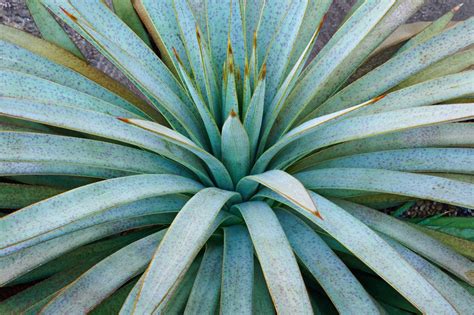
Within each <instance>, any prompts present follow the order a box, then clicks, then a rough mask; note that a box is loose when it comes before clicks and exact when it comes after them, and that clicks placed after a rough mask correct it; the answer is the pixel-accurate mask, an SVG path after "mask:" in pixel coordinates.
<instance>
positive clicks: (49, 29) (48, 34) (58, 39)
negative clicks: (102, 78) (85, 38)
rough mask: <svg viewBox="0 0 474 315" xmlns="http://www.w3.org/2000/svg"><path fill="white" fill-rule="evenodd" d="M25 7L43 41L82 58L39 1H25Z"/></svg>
mask: <svg viewBox="0 0 474 315" xmlns="http://www.w3.org/2000/svg"><path fill="white" fill-rule="evenodd" d="M26 5H27V6H28V10H29V11H30V13H31V16H32V17H33V20H34V21H35V24H36V26H38V28H39V30H40V33H41V36H42V37H43V38H44V39H46V40H47V41H50V42H52V43H55V44H56V45H58V46H60V47H62V48H64V49H66V50H68V51H70V52H71V53H73V54H74V55H76V56H77V57H79V58H81V59H83V58H84V57H83V56H82V54H81V52H80V51H79V49H77V47H76V45H75V44H74V42H73V41H72V40H71V39H70V38H69V36H68V35H67V33H66V32H65V31H64V30H63V28H62V27H61V26H60V25H59V24H58V22H56V20H55V19H54V17H53V16H52V15H51V14H50V13H49V12H48V10H47V9H46V8H45V7H43V5H42V4H41V1H40V0H27V1H26Z"/></svg>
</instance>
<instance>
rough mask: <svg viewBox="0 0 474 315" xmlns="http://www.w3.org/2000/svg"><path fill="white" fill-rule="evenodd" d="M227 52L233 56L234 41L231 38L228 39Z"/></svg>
mask: <svg viewBox="0 0 474 315" xmlns="http://www.w3.org/2000/svg"><path fill="white" fill-rule="evenodd" d="M227 53H228V54H229V56H232V54H233V51H232V43H231V42H230V38H229V39H228V40H227Z"/></svg>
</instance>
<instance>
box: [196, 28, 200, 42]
mask: <svg viewBox="0 0 474 315" xmlns="http://www.w3.org/2000/svg"><path fill="white" fill-rule="evenodd" d="M196 38H197V41H198V43H199V45H201V32H200V31H199V26H198V25H197V24H196Z"/></svg>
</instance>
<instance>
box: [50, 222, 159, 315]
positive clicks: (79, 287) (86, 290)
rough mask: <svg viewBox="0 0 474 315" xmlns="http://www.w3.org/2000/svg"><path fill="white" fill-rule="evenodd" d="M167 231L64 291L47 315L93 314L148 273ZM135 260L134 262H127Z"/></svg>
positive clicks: (118, 255)
mask: <svg viewBox="0 0 474 315" xmlns="http://www.w3.org/2000/svg"><path fill="white" fill-rule="evenodd" d="M165 232H166V230H162V231H159V232H157V233H154V234H152V235H150V236H147V237H145V238H142V239H140V240H138V241H136V242H134V243H132V244H130V245H127V246H125V247H124V248H122V249H120V250H118V251H117V252H115V253H114V254H112V255H110V256H109V257H107V258H105V259H104V260H102V261H100V262H99V263H98V264H96V265H95V266H93V267H92V268H91V269H89V270H87V272H85V273H84V274H82V275H81V276H80V277H79V278H77V279H76V280H75V281H74V282H72V283H71V284H69V285H68V286H66V287H65V288H63V289H62V290H61V291H60V292H59V294H57V295H56V296H55V297H54V298H53V299H52V300H51V301H50V302H49V303H48V304H47V305H46V306H45V307H44V308H43V309H42V312H44V313H45V314H54V313H57V312H67V313H68V314H82V313H84V312H86V313H87V312H90V311H91V310H92V309H93V308H94V307H95V306H97V305H98V304H100V302H102V301H103V300H104V299H105V298H106V297H107V296H109V295H110V294H112V293H113V292H114V291H115V290H116V289H118V288H119V287H120V286H122V285H123V284H124V283H126V282H127V281H128V280H130V279H131V278H133V277H134V276H136V275H137V274H139V273H141V272H142V271H143V270H145V268H146V266H147V264H148V262H149V261H150V259H151V257H152V255H153V252H154V250H155V248H156V247H157V246H158V244H159V243H160V241H161V239H162V238H163V236H164V235H165ZM129 257H133V259H128V258H129Z"/></svg>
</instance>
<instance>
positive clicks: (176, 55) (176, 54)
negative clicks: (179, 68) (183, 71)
mask: <svg viewBox="0 0 474 315" xmlns="http://www.w3.org/2000/svg"><path fill="white" fill-rule="evenodd" d="M171 50H173V54H174V57H175V58H176V60H178V62H179V63H180V64H181V65H183V62H182V61H181V58H180V57H179V54H178V51H177V50H176V48H174V47H171Z"/></svg>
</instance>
